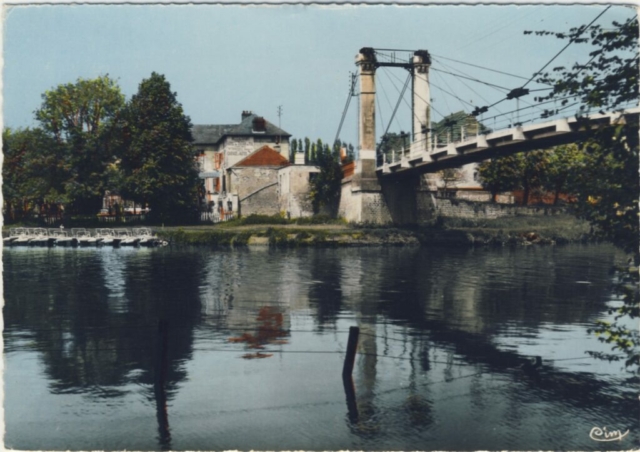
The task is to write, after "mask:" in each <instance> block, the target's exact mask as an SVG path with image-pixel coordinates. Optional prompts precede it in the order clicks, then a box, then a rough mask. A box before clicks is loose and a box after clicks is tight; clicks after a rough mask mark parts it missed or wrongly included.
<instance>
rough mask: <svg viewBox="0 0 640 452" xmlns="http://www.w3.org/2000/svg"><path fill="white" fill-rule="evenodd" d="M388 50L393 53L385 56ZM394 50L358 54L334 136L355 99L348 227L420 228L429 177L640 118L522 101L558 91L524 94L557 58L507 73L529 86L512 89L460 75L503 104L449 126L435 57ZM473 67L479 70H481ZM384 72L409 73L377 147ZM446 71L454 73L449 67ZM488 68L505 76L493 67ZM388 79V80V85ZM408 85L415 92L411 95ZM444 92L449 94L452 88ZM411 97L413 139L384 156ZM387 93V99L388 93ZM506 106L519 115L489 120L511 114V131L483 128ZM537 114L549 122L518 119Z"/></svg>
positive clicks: (429, 206) (346, 194)
mask: <svg viewBox="0 0 640 452" xmlns="http://www.w3.org/2000/svg"><path fill="white" fill-rule="evenodd" d="M565 48H566V47H565ZM563 50H564V49H563ZM389 51H391V52H393V53H390V54H389V53H387V52H389ZM396 51H399V50H398V49H374V48H370V47H365V48H362V49H360V52H359V53H358V55H357V56H356V65H357V67H358V74H357V77H358V78H359V88H360V89H359V93H357V94H356V93H355V86H356V74H353V76H352V82H351V86H350V96H349V97H348V99H347V104H346V106H345V109H344V111H343V115H342V119H341V122H340V126H339V128H338V133H337V135H336V139H338V137H339V135H340V130H341V128H342V125H343V122H344V118H345V115H346V112H347V110H348V107H349V102H350V101H351V97H358V98H359V105H358V141H359V143H358V153H357V155H356V160H355V169H354V174H353V175H352V176H350V177H348V178H345V179H344V180H343V186H342V193H341V202H340V214H341V215H343V216H344V217H345V218H346V219H347V220H349V221H354V222H359V223H362V222H365V223H378V224H380V223H382V224H385V223H395V224H402V223H419V222H420V221H421V219H424V218H425V217H427V216H428V211H429V210H431V211H432V210H433V196H432V195H431V194H428V193H425V191H424V189H423V188H421V187H424V185H425V184H424V181H422V180H421V179H422V178H423V175H425V174H428V173H435V172H438V171H441V170H443V169H448V168H459V167H462V166H464V165H467V164H471V163H479V162H482V161H484V160H487V159H490V158H494V157H500V156H506V155H511V154H515V153H520V152H528V151H532V150H536V149H548V148H552V147H554V146H558V145H563V144H568V143H575V142H577V141H579V140H581V139H583V138H584V137H585V136H586V135H587V134H588V132H589V131H591V130H593V129H597V128H600V127H603V126H604V127H607V126H612V125H616V124H623V123H625V122H629V121H635V122H637V121H638V119H639V116H640V108H639V107H638V105H637V102H635V103H634V104H632V105H628V106H623V107H627V108H621V109H620V110H619V111H610V112H605V111H599V112H598V113H596V114H585V113H586V111H585V107H584V106H580V107H577V109H576V113H578V114H575V115H571V116H564V115H567V113H568V112H567V109H568V108H570V107H573V106H575V105H576V104H578V103H579V102H576V103H573V104H571V103H569V100H568V98H561V99H558V100H552V101H547V102H538V103H537V104H532V103H529V102H526V101H525V100H524V99H523V98H525V97H526V96H528V95H530V94H532V93H534V92H537V91H548V90H551V89H553V88H552V87H549V86H542V87H537V88H527V85H528V84H529V83H530V82H532V81H533V80H534V78H535V77H536V75H538V74H540V73H542V70H543V69H545V68H546V67H547V66H548V65H549V64H550V63H551V62H552V61H553V60H554V59H555V58H556V57H557V56H558V55H559V54H560V53H561V52H560V53H558V54H556V56H554V57H553V58H552V59H551V60H549V62H548V63H547V64H546V65H545V66H544V67H543V68H542V69H541V70H540V71H538V72H536V73H535V74H534V75H533V76H532V77H530V78H529V79H526V78H525V77H520V76H516V75H513V74H508V75H511V76H513V77H518V78H521V79H526V80H527V81H526V83H521V84H519V86H517V87H516V88H512V89H509V88H505V87H501V86H499V85H496V84H494V83H490V82H486V81H482V80H479V79H477V78H475V77H473V76H469V75H468V74H467V75H462V74H460V73H458V74H457V75H458V76H462V77H463V78H466V79H467V80H469V81H475V82H478V83H483V84H484V85H487V86H490V87H494V88H496V89H500V90H501V95H502V98H501V99H500V100H498V101H497V102H494V103H492V104H490V105H487V106H482V107H479V106H473V105H472V104H471V103H469V102H466V104H468V106H469V107H474V108H473V111H471V112H470V113H469V114H468V115H467V116H468V117H471V118H474V123H475V127H468V129H467V130H465V125H464V124H447V121H448V119H447V117H446V116H445V115H442V114H441V113H440V112H438V111H437V110H435V107H434V106H433V105H432V99H431V85H432V84H431V83H430V77H429V73H430V69H431V64H432V56H431V54H430V53H429V52H428V51H426V50H415V51H407V50H402V51H403V52H411V53H409V55H408V57H406V58H397V57H396V53H395V52H396ZM440 58H444V57H440ZM452 61H456V60H452ZM471 66H476V67H480V66H477V65H471ZM380 68H384V69H387V68H389V69H393V68H400V69H404V70H406V71H407V72H408V76H407V78H406V79H405V80H404V81H402V80H401V79H400V78H396V79H397V80H398V81H400V82H401V83H402V88H401V89H400V88H397V86H396V89H397V90H398V92H399V97H398V99H397V101H396V104H395V107H394V108H393V112H392V114H391V117H390V118H389V120H388V122H387V125H386V126H384V125H383V127H384V129H385V130H384V133H383V134H382V136H381V138H380V139H379V140H378V139H377V135H376V122H377V121H376V111H377V112H378V113H379V114H380V116H381V111H380V107H379V103H380V102H379V101H377V92H376V85H377V80H376V72H377V71H378V70H379V69H380ZM447 69H450V68H448V67H447ZM483 69H486V70H490V71H493V72H498V73H501V74H507V73H505V72H501V71H498V70H494V69H491V68H483ZM579 72H580V71H578V72H577V73H576V75H577V74H578V73H579ZM448 73H450V74H453V75H456V73H455V72H451V71H449V72H448ZM389 80H391V79H390V78H389ZM409 86H411V88H410V90H409V89H408V88H409ZM447 87H448V88H450V86H449V85H448V84H447ZM439 89H440V91H442V92H443V93H447V94H449V95H450V96H452V97H454V98H456V99H457V100H458V101H460V102H461V103H465V101H463V100H462V99H461V98H460V96H458V95H457V94H456V93H455V92H454V93H452V92H450V91H453V90H451V89H450V91H447V90H444V89H442V88H439ZM407 92H409V93H410V94H409V95H410V97H411V104H410V110H411V117H412V122H411V132H410V133H409V134H403V135H402V136H403V137H407V138H409V140H404V144H403V145H402V146H401V147H397V146H396V147H394V148H393V149H391V151H389V150H388V149H387V150H386V152H383V147H384V145H385V140H386V139H387V137H388V132H389V128H390V126H391V124H392V122H393V120H394V119H395V116H396V113H397V111H398V108H399V106H400V105H401V102H405V103H406V104H407V105H408V104H409V103H408V102H407V101H406V99H405V98H404V96H405V93H407ZM384 94H385V96H386V92H385V93H384ZM386 97H387V102H388V103H389V105H391V103H390V101H389V99H388V96H386ZM483 100H484V98H483ZM536 100H537V99H536ZM503 101H515V102H516V106H517V108H516V109H515V110H513V111H510V112H507V113H499V114H497V115H495V116H492V117H489V118H487V119H488V120H490V119H494V121H495V118H497V117H501V116H508V115H511V117H510V118H506V124H505V125H503V126H502V128H500V127H494V130H490V129H489V128H488V127H486V126H485V125H484V124H483V115H484V114H485V113H487V112H488V111H489V110H490V109H495V108H496V105H497V104H499V103H501V102H503ZM558 101H560V102H561V105H562V108H556V109H552V110H547V109H545V110H542V109H541V106H542V105H544V104H548V103H549V102H558ZM487 103H489V102H487ZM520 103H524V104H525V106H523V107H520ZM567 104H568V106H567ZM408 106H409V105H408ZM376 107H377V108H376ZM532 109H538V110H539V112H541V113H542V114H541V115H539V117H540V116H542V117H544V118H545V119H542V120H538V121H539V122H537V121H536V118H535V117H532V118H530V119H528V120H521V114H522V113H524V111H526V110H532ZM432 110H434V111H436V112H437V113H438V114H440V116H442V117H443V121H444V124H445V128H444V129H445V130H446V132H443V131H442V130H440V131H439V132H440V133H439V134H438V133H437V131H436V130H435V129H434V127H433V125H434V123H433V122H432V119H431V115H432ZM532 112H533V110H532ZM529 114H531V112H529ZM494 125H495V122H494ZM452 126H453V127H456V126H457V130H455V133H453V132H454V130H453V127H452ZM443 135H445V136H443ZM453 135H455V136H456V139H455V140H454V139H452V136H453ZM407 141H408V142H407Z"/></svg>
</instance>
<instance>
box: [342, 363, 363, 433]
mask: <svg viewBox="0 0 640 452" xmlns="http://www.w3.org/2000/svg"><path fill="white" fill-rule="evenodd" d="M342 384H343V385H344V395H345V397H346V398H347V413H348V415H349V421H350V422H351V423H353V424H357V423H358V419H359V414H358V402H357V400H356V388H355V386H354V385H353V378H352V377H351V375H349V376H348V377H344V378H343V379H342Z"/></svg>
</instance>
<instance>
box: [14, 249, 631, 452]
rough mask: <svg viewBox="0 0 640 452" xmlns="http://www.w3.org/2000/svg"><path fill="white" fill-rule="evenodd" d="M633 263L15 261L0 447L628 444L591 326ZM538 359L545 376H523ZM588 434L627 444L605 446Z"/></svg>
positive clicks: (163, 255)
mask: <svg viewBox="0 0 640 452" xmlns="http://www.w3.org/2000/svg"><path fill="white" fill-rule="evenodd" d="M622 258H623V256H621V255H619V254H617V253H616V251H615V250H614V249H612V248H610V247H608V246H588V247H585V246H568V247H556V248H554V247H529V248H520V249H515V250H514V249H486V250H485V249H478V250H454V249H343V250H295V251H270V250H267V249H251V250H241V251H228V252H220V251H215V252H214V251H210V250H197V249H182V250H175V249H168V248H163V249H139V250H135V249H117V250H114V249H110V248H103V249H29V248H25V249H17V248H16V249H4V251H3V262H4V296H5V307H4V321H5V331H4V360H5V361H4V362H5V373H4V384H5V392H4V395H5V400H4V404H5V405H4V406H5V425H6V435H5V444H6V446H7V447H9V448H17V449H82V450H90V449H133V450H158V449H174V450H181V449H205V450H219V449H242V450H247V449H259V450H269V449H286V450H292V449H307V450H309V449H311V450H318V449H329V450H337V449H352V450H353V449H368V450H370V449H383V450H393V449H396V450H398V449H401V450H410V449H421V450H429V449H438V450H442V449H457V450H461V449H462V450H464V449H471V450H475V449H494V450H495V449H512V450H513V449H517V450H518V449H519V450H521V449H535V450H538V449H574V450H575V449H579V450H595V449H624V450H628V449H632V448H634V447H637V446H638V445H639V438H640V436H639V434H638V417H639V414H640V410H639V407H638V403H637V392H636V390H637V387H635V386H634V383H632V382H631V380H630V379H629V376H630V375H629V374H628V373H626V372H625V371H624V370H623V369H622V364H620V363H607V362H601V361H596V360H594V359H592V358H590V357H587V355H585V351H586V350H595V351H597V350H600V351H608V350H609V349H608V347H607V346H606V345H604V344H601V343H600V342H598V341H597V340H596V338H594V337H592V336H590V335H589V334H588V333H587V328H589V327H590V326H591V325H592V324H593V322H594V321H596V320H597V319H604V318H607V317H608V314H607V309H608V308H609V307H612V306H616V305H617V304H618V303H619V301H617V300H616V299H615V298H614V297H613V296H612V295H611V293H610V285H611V281H612V277H613V276H612V274H611V272H610V268H611V266H612V264H614V262H616V261H617V260H620V259H622ZM160 320H166V324H167V325H168V332H167V334H166V339H167V343H168V348H167V351H166V355H164V359H165V361H164V362H165V363H166V365H167V367H168V370H167V371H166V373H163V372H161V371H160V370H159V369H161V368H162V367H161V364H160V365H159V364H158V363H162V362H163V361H162V359H163V358H162V356H163V355H162V353H159V352H158V351H159V350H161V349H162V347H161V344H162V339H161V338H162V335H159V334H158V324H159V321H160ZM350 326H359V327H360V331H361V335H360V344H359V349H358V356H357V358H356V364H355V368H354V372H353V388H354V391H353V394H352V393H351V392H350V391H348V390H347V389H348V386H347V389H345V387H344V386H343V381H342V378H341V371H342V365H343V359H344V352H345V349H346V344H347V338H348V331H349V327H350ZM536 355H539V356H542V358H543V367H542V368H541V369H540V370H539V371H538V372H533V373H529V372H524V371H523V370H522V369H521V368H519V366H520V365H521V363H522V359H523V358H526V357H531V356H536ZM160 375H165V381H166V385H165V387H166V390H165V391H163V390H162V387H163V386H162V384H161V383H160V381H161V380H159V379H158V378H159V376H160ZM346 394H350V397H347V396H346ZM353 396H354V397H353ZM593 427H601V428H602V427H606V428H607V429H608V430H609V431H612V430H621V431H622V432H624V431H626V430H627V429H629V430H630V433H629V434H628V436H626V437H625V438H624V439H623V440H622V441H616V442H610V443H604V444H603V443H598V442H595V441H593V440H591V439H590V438H589V432H590V431H591V429H592V428H593Z"/></svg>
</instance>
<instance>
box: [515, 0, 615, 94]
mask: <svg viewBox="0 0 640 452" xmlns="http://www.w3.org/2000/svg"><path fill="white" fill-rule="evenodd" d="M609 8H611V5H609V6H607V7H606V8H605V10H604V11H602V12H601V13H600V14H598V15H597V16H596V18H595V19H593V20H592V21H591V22H590V23H589V25H587V26H586V27H584V28H582V29H581V30H580V32H579V33H578V34H577V36H575V37H573V38H571V39H570V40H569V42H568V43H567V45H566V46H564V47H563V48H562V49H560V51H559V52H558V53H556V54H555V55H554V56H553V58H551V59H550V60H549V61H547V63H546V64H545V65H544V66H542V68H541V69H540V70H539V71H537V72H535V73H534V74H533V75H532V76H531V78H530V79H529V80H528V81H527V83H525V84H524V85H523V86H522V87H523V88H524V87H525V86H527V85H528V84H529V83H530V82H531V80H533V79H534V78H535V77H536V75H540V74H541V73H542V71H544V69H545V68H546V67H547V66H549V65H550V64H551V63H552V62H553V60H555V59H556V58H558V57H559V56H560V54H561V53H562V52H564V51H565V50H567V47H569V46H570V45H571V44H573V43H574V42H576V40H577V39H578V38H579V37H580V35H582V33H584V32H585V30H587V29H588V28H589V27H591V25H593V24H594V23H595V22H596V21H597V20H598V19H600V17H601V16H602V15H603V14H604V13H606V12H607V11H608V10H609Z"/></svg>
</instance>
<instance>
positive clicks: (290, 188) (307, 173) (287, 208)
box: [278, 165, 320, 218]
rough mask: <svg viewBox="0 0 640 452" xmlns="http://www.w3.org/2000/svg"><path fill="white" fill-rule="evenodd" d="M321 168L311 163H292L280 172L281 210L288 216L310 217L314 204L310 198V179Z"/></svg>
mask: <svg viewBox="0 0 640 452" xmlns="http://www.w3.org/2000/svg"><path fill="white" fill-rule="evenodd" d="M319 171H320V170H319V169H318V168H317V167H315V166H311V165H291V166H288V167H286V168H282V169H281V170H280V171H279V174H278V188H279V199H280V211H281V212H284V213H285V215H286V216H287V217H288V218H300V217H310V216H312V215H313V206H312V204H311V199H310V198H309V191H310V186H309V179H310V177H311V174H314V173H318V172H319Z"/></svg>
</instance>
